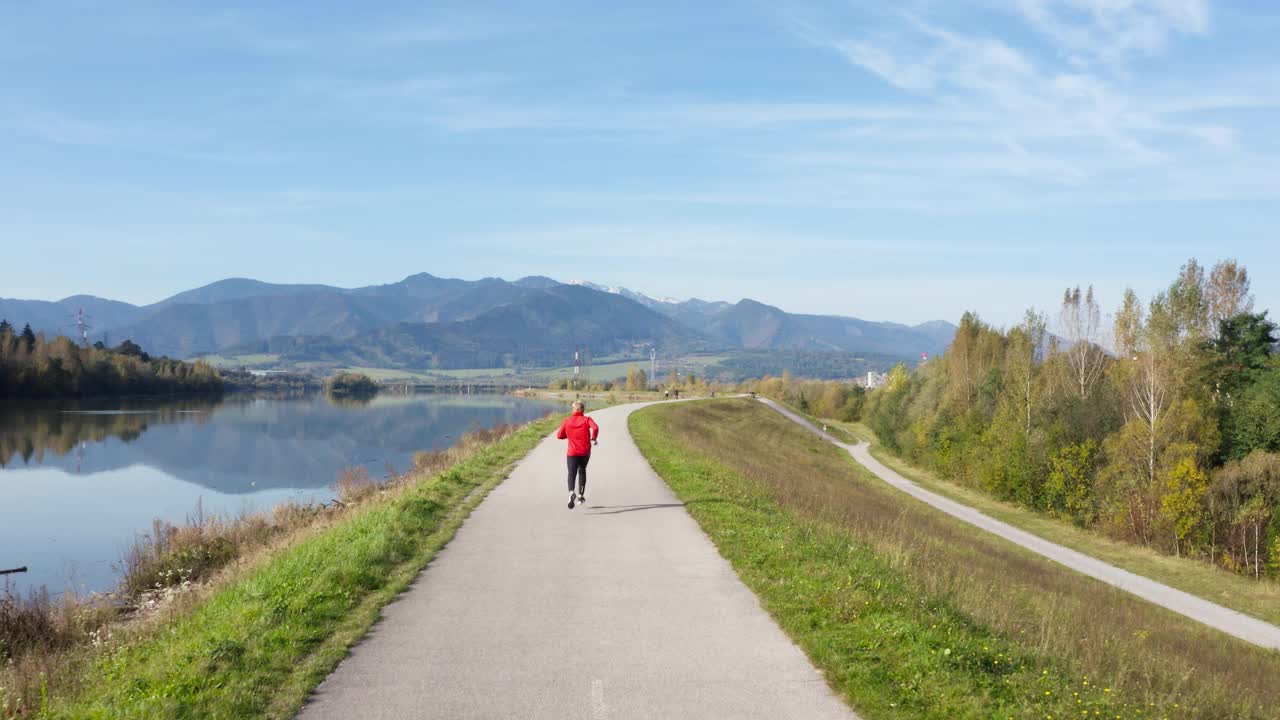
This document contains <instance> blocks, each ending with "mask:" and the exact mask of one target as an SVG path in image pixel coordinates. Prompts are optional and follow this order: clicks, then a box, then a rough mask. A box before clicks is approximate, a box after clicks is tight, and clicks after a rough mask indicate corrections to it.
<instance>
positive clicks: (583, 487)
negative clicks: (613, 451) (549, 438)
mask: <svg viewBox="0 0 1280 720" xmlns="http://www.w3.org/2000/svg"><path fill="white" fill-rule="evenodd" d="M599 436H600V426H599V425H596V421H595V420H592V419H591V418H589V417H587V416H586V414H585V413H584V407H583V405H582V401H576V402H574V403H573V414H572V415H570V416H569V417H567V418H565V420H564V422H562V423H560V430H559V431H558V432H557V433H556V437H557V438H559V439H561V440H568V441H569V453H568V464H569V509H570V510H572V509H573V506H574V505H576V504H580V503H584V502H586V501H587V495H586V493H587V461H588V460H590V459H591V446H592V445H595V444H596V438H598V437H599ZM574 477H577V479H578V492H577V494H576V495H575V494H574V492H573V479H574Z"/></svg>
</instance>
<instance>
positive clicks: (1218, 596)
mask: <svg viewBox="0 0 1280 720" xmlns="http://www.w3.org/2000/svg"><path fill="white" fill-rule="evenodd" d="M819 422H826V423H828V424H830V425H833V426H836V427H841V428H844V429H846V430H848V431H849V432H851V433H852V434H854V435H856V436H857V437H859V438H861V439H863V440H866V441H868V442H870V443H871V454H872V455H873V456H874V457H875V458H876V459H877V460H879V461H880V462H882V463H884V464H885V465H887V466H888V467H890V468H891V469H893V470H894V471H896V472H897V473H898V474H899V475H902V476H903V477H905V478H907V479H908V480H911V481H912V482H914V483H916V484H918V485H920V486H921V487H923V488H926V489H928V490H931V491H933V492H936V493H938V494H939V495H942V496H944V497H948V498H951V499H952V500H955V501H957V502H960V503H964V504H965V505H968V506H969V507H972V508H974V509H977V510H979V511H981V512H983V513H985V514H986V515H989V516H991V517H993V518H995V519H997V520H1000V521H1002V522H1006V523H1008V524H1010V525H1012V526H1014V527H1017V528H1021V529H1022V530H1026V531H1027V532H1029V533H1032V534H1034V535H1038V536H1040V537H1042V538H1044V539H1046V540H1049V541H1050V542H1054V543H1057V544H1059V545H1062V546H1064V547H1069V548H1071V549H1072V550H1077V551H1079V552H1082V553H1084V554H1086V555H1089V556H1092V557H1095V558H1098V559H1099V560H1103V561H1105V562H1108V563H1111V564H1112V565H1115V566H1116V567H1120V568H1124V569H1125V570H1128V571H1129V572H1132V573H1137V574H1138V575H1142V576H1144V577H1149V578H1151V579H1152V580H1156V581H1158V582H1162V583H1164V584H1166V585H1168V586H1170V587H1174V588H1177V589H1179V590H1182V591H1184V592H1188V593H1191V594H1192V595H1198V596H1200V597H1202V598H1205V599H1206V600H1212V601H1213V602H1216V603H1218V604H1220V605H1223V606H1226V607H1229V608H1231V609H1233V610H1238V611H1240V612H1242V613H1245V614H1247V615H1252V616H1253V617H1256V618H1259V619H1261V620H1266V621H1267V622H1270V623H1272V624H1274V625H1280V583H1277V582H1274V581H1272V580H1268V579H1262V580H1254V579H1251V578H1249V577H1246V576H1243V575H1238V574H1236V573H1232V572H1228V571H1226V570H1223V569H1221V568H1219V567H1216V566H1214V565H1211V564H1209V563H1207V562H1204V561H1203V560H1197V559H1194V558H1183V557H1175V556H1172V555H1166V554H1164V553H1161V552H1157V551H1156V550H1152V549H1150V548H1145V547H1142V546H1140V545H1134V544H1133V543H1129V542H1124V541H1121V540H1115V539H1112V538H1109V537H1106V536H1105V535H1101V534H1098V533H1096V532H1093V531H1090V530H1087V529H1085V528H1080V527H1076V526H1075V525H1072V524H1071V523H1070V522H1068V521H1065V520H1062V519H1059V518H1056V517H1053V516H1052V515H1045V514H1043V513H1038V512H1035V511H1034V510H1030V509H1027V508H1024V507H1021V506H1018V505H1014V504H1012V503H1006V502H1002V501H1000V500H997V499H995V498H993V497H991V496H990V495H988V494H986V493H984V492H982V491H980V490H977V489H974V488H970V487H966V486H963V485H959V484H957V483H954V482H949V481H947V480H943V479H942V478H940V477H938V476H937V475H935V474H934V473H931V472H929V471H928V470H924V469H922V468H919V467H916V466H914V465H911V464H910V463H908V462H906V461H904V460H903V459H902V458H900V457H898V456H897V455H894V454H893V453H892V452H891V451H889V450H888V449H887V448H885V447H884V446H883V445H881V444H880V443H879V441H878V440H876V438H875V435H874V434H873V433H872V432H871V430H870V429H869V428H867V427H866V426H865V425H861V424H858V423H840V422H838V421H832V420H825V421H819Z"/></svg>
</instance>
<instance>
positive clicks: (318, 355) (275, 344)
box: [249, 285, 717, 370]
mask: <svg viewBox="0 0 1280 720" xmlns="http://www.w3.org/2000/svg"><path fill="white" fill-rule="evenodd" d="M652 346H658V347H663V348H667V349H668V351H669V352H672V353H685V352H693V351H705V350H713V349H717V346H716V343H715V342H714V341H711V340H709V339H707V338H705V337H703V336H701V335H700V334H699V333H697V332H696V331H693V330H691V329H690V328H688V327H685V326H684V325H681V324H680V323H678V322H676V321H674V320H672V319H671V318H668V317H665V316H663V315H661V314H659V313H657V312H654V311H653V310H650V309H648V308H645V307H643V306H641V305H639V304H637V303H635V302H632V301H630V300H628V299H626V298H623V297H620V296H617V295H613V294H610V293H605V292H599V291H596V290H592V289H590V288H587V287H580V286H572V285H556V286H553V287H549V288H546V289H539V288H531V289H530V288H526V289H523V291H522V294H521V295H520V296H519V297H518V298H517V299H516V301H514V302H512V303H509V304H507V305H503V306H500V307H497V308H494V309H491V310H488V311H486V312H484V313H481V314H479V315H477V316H476V317H473V318H470V319H467V320H458V321H452V322H438V323H398V324H396V325H393V326H390V327H386V328H379V329H377V330H373V331H371V332H367V333H363V334H361V335H359V336H357V337H353V338H350V339H349V340H346V341H340V342H339V341H335V340H333V339H332V338H320V337H311V338H294V339H287V338H275V339H273V340H271V341H269V342H267V343H266V344H264V345H262V346H259V347H256V348H249V349H253V350H261V351H266V352H271V353H277V354H279V355H280V356H281V361H282V362H289V363H299V362H326V363H336V364H342V365H355V366H361V365H363V366H375V367H394V368H403V369H407V370H429V369H454V368H500V367H516V366H543V367H545V366H555V365H565V364H567V363H568V362H570V361H571V359H572V357H573V352H574V349H575V348H584V349H588V350H589V351H590V352H591V354H592V356H594V357H596V358H604V357H607V356H618V355H625V356H631V357H638V356H640V355H642V354H643V353H644V352H645V351H646V350H647V348H649V347H652Z"/></svg>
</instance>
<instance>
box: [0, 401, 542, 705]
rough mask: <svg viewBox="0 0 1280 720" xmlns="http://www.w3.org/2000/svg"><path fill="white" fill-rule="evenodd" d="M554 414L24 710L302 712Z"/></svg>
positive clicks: (352, 515) (312, 539) (403, 492)
mask: <svg viewBox="0 0 1280 720" xmlns="http://www.w3.org/2000/svg"><path fill="white" fill-rule="evenodd" d="M554 423H555V421H554V420H551V419H548V420H542V421H539V422H535V423H531V424H529V425H526V426H524V427H522V428H520V429H518V430H515V431H512V432H510V433H508V434H506V435H505V437H501V438H495V439H494V440H493V442H490V443H487V444H484V445H482V446H480V447H478V448H475V449H473V450H471V451H470V452H468V454H467V455H466V457H465V459H462V460H461V461H459V462H457V463H456V464H453V465H452V466H451V467H449V468H447V469H444V470H442V471H440V472H437V473H435V474H433V475H431V476H429V477H422V478H419V479H416V480H415V481H409V482H404V483H400V484H398V485H397V486H396V487H394V488H392V489H391V490H388V491H386V492H384V493H382V494H381V495H382V497H378V498H374V499H371V500H369V501H368V502H365V503H362V504H360V505H356V506H354V507H352V508H351V509H350V511H349V512H348V513H346V514H345V515H343V517H342V518H341V519H340V520H339V521H337V522H335V523H333V524H330V525H327V526H320V527H315V528H313V529H312V530H311V531H310V532H301V533H299V534H298V536H297V537H294V538H292V542H290V543H286V544H284V545H282V546H280V547H276V548H273V549H272V550H271V551H270V552H266V553H264V556H263V557H262V558H260V559H259V560H258V561H256V562H252V563H250V564H249V566H248V567H246V568H244V569H243V570H242V571H241V572H240V573H239V576H238V577H237V578H236V579H234V580H232V581H229V582H227V583H226V584H225V585H223V586H221V587H218V588H216V589H214V590H212V591H211V592H210V593H209V594H208V597H207V598H206V599H203V601H202V602H200V603H198V604H196V605H194V606H193V607H191V608H189V609H188V610H187V611H185V612H181V613H177V614H176V615H175V616H174V617H172V618H170V619H168V620H166V621H165V622H163V623H158V624H156V625H155V626H154V627H152V628H150V629H149V630H148V631H147V632H144V633H140V634H138V635H136V636H134V637H131V638H129V639H127V640H124V641H121V642H118V643H110V644H106V645H104V647H103V649H101V650H100V651H98V652H95V653H93V654H92V657H91V658H89V659H84V660H83V661H81V662H79V663H68V667H71V666H74V667H75V668H76V670H77V674H78V675H79V676H80V677H79V678H78V680H79V681H78V682H76V683H67V682H63V683H62V687H63V688H65V690H66V691H65V693H63V694H54V695H52V696H48V695H46V693H44V692H43V691H42V692H41V695H45V697H43V698H41V701H40V703H41V706H40V707H39V708H28V709H26V710H24V711H20V712H23V714H30V715H34V716H37V717H45V718H155V717H164V718H197V717H198V718H242V717H266V718H285V717H292V716H293V715H294V714H295V713H296V711H297V710H298V708H299V707H301V705H302V703H303V701H304V700H305V699H306V697H307V694H308V693H309V692H310V691H311V689H312V688H314V687H315V686H316V685H317V684H318V683H319V682H320V681H321V680H322V679H323V678H324V677H325V676H326V675H328V673H329V672H330V671H331V670H332V669H333V668H334V667H335V666H336V665H337V663H338V662H339V661H340V660H341V659H342V657H343V656H344V655H345V653H346V650H347V648H348V647H349V646H350V645H351V644H352V643H354V642H355V641H356V640H358V639H359V638H360V637H361V636H363V635H364V633H365V632H366V631H367V630H368V628H369V627H370V626H371V625H372V624H373V622H374V621H375V620H376V619H377V617H378V615H379V611H380V609H381V608H382V607H383V606H384V605H386V604H387V603H388V602H390V601H391V600H392V599H394V598H395V597H396V595H398V594H399V593H400V592H402V591H403V590H404V589H405V588H406V587H407V586H408V585H409V583H410V582H411V581H412V580H413V578H414V577H416V576H417V574H418V572H419V571H421V569H422V568H423V567H425V566H426V564H427V563H428V562H429V561H430V560H431V558H432V557H433V556H434V555H435V553H436V551H438V550H439V549H440V548H441V547H442V546H443V545H444V544H445V543H447V542H448V541H449V539H450V538H451V537H452V536H453V534H454V533H455V532H456V530H457V529H458V527H459V526H460V525H461V524H462V522H463V520H464V519H465V518H466V516H467V514H468V513H469V512H470V510H471V509H472V508H474V507H475V506H476V505H477V504H479V502H480V501H481V500H482V499H483V498H484V496H485V495H486V494H487V492H488V491H489V490H490V489H492V488H493V487H495V486H496V485H497V484H498V483H500V482H501V481H502V480H503V479H504V478H505V477H506V476H507V474H508V473H509V471H510V469H511V467H512V466H513V465H514V464H515V463H516V461H518V460H519V459H520V458H522V457H524V455H526V454H527V453H528V452H529V450H530V449H532V448H533V447H534V446H535V445H536V444H537V443H538V442H539V441H540V440H541V439H542V438H543V437H545V436H546V435H547V433H548V432H550V430H551V428H552V427H553V426H554ZM357 485H359V484H358V483H357ZM368 493H369V494H374V491H368ZM0 695H3V690H2V689H0ZM2 699H3V698H2V697H0V700H2Z"/></svg>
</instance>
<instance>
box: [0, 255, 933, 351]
mask: <svg viewBox="0 0 1280 720" xmlns="http://www.w3.org/2000/svg"><path fill="white" fill-rule="evenodd" d="M81 308H83V310H84V312H85V314H86V315H87V316H88V317H89V322H90V324H91V325H92V328H93V329H92V330H91V332H90V339H91V340H104V339H105V340H106V341H107V342H108V344H114V343H118V342H119V341H122V340H124V339H126V338H127V339H131V340H133V341H134V342H137V343H138V344H140V345H141V346H142V347H144V348H145V349H147V350H148V351H149V352H152V353H154V354H162V355H169V356H172V357H181V358H191V357H199V356H204V355H210V354H214V353H220V354H223V355H244V354H249V353H270V354H272V355H278V356H279V358H280V360H279V361H280V363H281V364H284V365H290V364H297V363H303V362H307V363H318V364H330V365H333V366H338V365H355V366H368V367H392V368H402V369H412V370H431V369H443V368H502V367H550V366H563V365H565V364H567V363H568V362H569V358H571V357H572V355H571V353H572V352H573V348H575V347H582V348H587V349H589V352H590V353H591V354H592V356H593V357H594V358H596V359H597V360H603V359H627V358H642V357H646V356H647V353H648V349H649V348H650V347H656V348H658V349H659V350H660V352H662V353H663V354H665V355H667V356H673V355H682V354H690V353H715V354H724V353H733V352H738V351H752V352H755V353H760V352H767V351H783V350H788V351H805V352H808V353H814V352H816V353H842V354H849V355H860V356H874V357H875V358H878V359H880V361H881V362H880V364H884V363H887V362H891V361H893V360H895V359H912V358H917V357H919V355H920V353H922V352H928V353H931V354H932V353H938V352H940V351H941V350H942V349H944V348H945V347H946V345H947V343H949V342H950V340H951V337H952V335H953V334H954V332H955V326H954V325H952V324H951V323H948V322H945V321H940V320H939V321H933V322H928V323H924V324H921V325H915V326H908V325H901V324H897V323H888V322H872V321H868V320H861V319H858V318H853V317H840V316H829V315H805V314H796V313H788V312H786V311H784V310H781V309H780V308H777V307H774V306H771V305H766V304H764V303H761V302H758V301H756V300H750V299H745V300H741V301H739V302H737V303H729V302H724V301H706V300H700V299H691V300H683V301H681V300H674V299H669V298H667V299H656V298H653V297H650V296H648V295H645V294H644V293H640V292H635V291H633V290H629V289H626V288H617V287H612V288H611V287H604V286H600V285H596V284H594V283H590V282H584V281H575V282H570V283H561V282H558V281H556V280H553V279H551V278H547V277H541V276H532V277H525V278H521V279H519V280H516V281H513V282H512V281H506V280H503V279H500V278H483V279H480V280H459V279H453V278H441V277H436V276H434V275H430V274H428V273H418V274H415V275H410V276H409V277H407V278H405V279H403V280H401V281H399V282H395V283H389V284H386V285H371V286H367V287H359V288H339V287H334V286H330V285H311V284H305V285H303V284H299V285H283V284H273V283H266V282H261V281H258V280H252V279H248V278H230V279H227V280H221V281H218V282H215V283H212V284H209V285H205V286H203V287H199V288H195V289H192V290H187V291H184V292H180V293H178V294H176V295H174V296H172V297H169V298H166V299H164V300H161V301H160V302H157V303H154V304H151V305H145V306H137V305H131V304H129V303H124V302H120V301H116V300H108V299H104V298H98V297H94V296H90V295H77V296H72V297H69V298H65V299H63V300H59V301H57V302H47V301H38V300H9V299H0V318H6V319H8V320H9V321H10V322H11V323H13V324H15V325H17V326H18V327H21V326H22V325H23V324H24V323H30V324H31V326H32V328H33V329H35V330H37V331H43V332H45V333H46V334H53V333H62V334H67V335H74V334H75V330H76V328H75V322H76V314H77V313H78V311H79V310H80V309H81Z"/></svg>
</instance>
